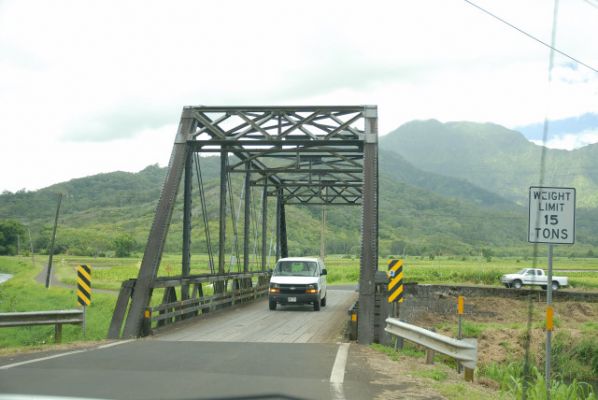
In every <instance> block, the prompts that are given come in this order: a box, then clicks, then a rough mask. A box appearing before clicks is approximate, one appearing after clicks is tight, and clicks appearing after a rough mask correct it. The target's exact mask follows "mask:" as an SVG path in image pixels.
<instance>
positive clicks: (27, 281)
mask: <svg viewBox="0 0 598 400" xmlns="http://www.w3.org/2000/svg"><path fill="white" fill-rule="evenodd" d="M227 261H228V260H227ZM46 262H47V258H46V257H42V256H37V257H36V259H35V263H34V262H33V261H32V259H31V258H26V257H0V273H9V274H13V275H14V277H13V278H12V279H10V280H9V281H7V282H5V283H3V284H1V285H0V311H1V312H9V311H32V310H50V309H69V308H76V307H77V302H76V298H75V291H74V290H73V289H70V288H60V287H52V288H50V289H45V288H44V287H43V285H41V284H38V283H36V282H35V276H36V275H38V274H39V272H40V271H41V270H42V266H43V264H45V263H46ZM140 263H141V258H140V257H130V258H101V257H100V258H84V257H71V256H62V255H58V256H56V257H54V267H55V271H56V277H57V278H58V280H59V281H60V282H62V283H64V284H67V285H75V282H76V267H77V265H78V264H90V265H91V266H92V305H91V306H90V307H89V308H88V318H89V319H88V324H87V335H86V337H85V338H83V336H82V334H81V329H80V328H79V327H77V326H65V327H64V332H63V340H64V341H65V342H72V341H77V340H83V339H85V340H90V339H92V340H96V339H103V338H105V336H106V333H107V330H108V324H109V321H110V318H111V316H112V312H113V309H114V302H115V300H116V291H117V290H118V289H119V288H120V285H121V282H122V281H123V280H126V279H130V278H136V277H137V274H138V271H139V265H140ZM326 265H327V268H328V282H329V284H350V283H357V281H358V280H359V259H358V258H351V257H345V256H329V257H327V258H326ZM532 265H533V264H532V260H531V259H527V260H525V259H518V258H494V259H492V260H491V261H490V262H488V261H487V260H486V259H484V258H482V257H477V258H476V257H467V258H461V257H459V258H453V257H436V258H435V259H433V260H430V259H429V258H428V257H425V258H424V257H413V258H411V257H408V258H407V259H406V260H405V266H404V275H405V280H406V282H419V283H455V284H487V285H499V282H498V279H499V277H500V275H502V274H504V273H508V272H514V271H516V270H518V269H520V268H524V267H530V266H532ZM537 265H538V266H539V267H544V266H545V265H546V259H545V258H544V259H539V260H537ZM554 268H555V270H557V269H575V270H598V258H588V259H570V258H556V259H555V260H554ZM227 269H228V263H227ZM379 269H380V270H385V269H386V260H384V259H380V262H379ZM231 270H232V271H236V270H237V266H236V265H233V266H232V268H231ZM191 272H192V273H193V274H200V273H207V272H209V268H208V259H207V256H205V255H193V257H192V271H191ZM178 274H180V255H174V254H167V255H165V256H164V257H163V259H162V263H161V268H160V273H159V275H160V276H172V275H178ZM565 275H567V276H568V277H569V279H570V281H571V284H572V286H573V287H574V288H581V289H595V288H598V274H597V273H593V272H575V273H574V272H568V273H566V274H565ZM93 289H105V290H112V291H114V293H100V292H97V291H96V292H93ZM158 292H159V291H156V296H154V298H153V301H152V303H153V304H157V303H159V301H160V296H159V295H160V294H159V293H158ZM52 340H53V327H27V328H4V329H2V330H0V348H5V347H12V346H24V345H25V346H32V345H33V346H35V345H42V344H45V343H51V342H52Z"/></svg>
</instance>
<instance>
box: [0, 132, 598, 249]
mask: <svg viewBox="0 0 598 400" xmlns="http://www.w3.org/2000/svg"><path fill="white" fill-rule="evenodd" d="M408 125H409V124H408ZM424 125H425V126H428V127H429V126H434V127H436V128H437V129H436V130H432V133H430V129H429V128H427V129H424V128H422V126H424ZM461 127H465V129H463V132H462V130H460V129H457V128H456V127H451V128H450V129H449V130H448V132H449V133H450V138H448V137H449V133H447V131H446V130H444V131H443V129H444V124H440V123H438V122H435V121H432V122H430V123H414V124H413V126H411V128H413V129H411V128H410V129H406V130H405V129H403V127H402V130H401V131H400V132H398V133H396V132H395V133H393V134H392V135H391V136H389V137H386V138H383V139H382V146H381V150H380V159H379V168H380V229H379V231H380V255H381V256H386V255H389V254H402V253H403V252H405V251H407V253H408V254H410V255H425V256H427V255H437V254H459V255H469V254H476V255H479V254H480V252H481V251H482V250H483V249H488V248H491V249H494V250H495V252H500V253H502V254H529V253H530V252H531V246H530V245H529V244H528V243H527V242H526V232H527V231H526V229H527V209H526V207H524V206H521V205H517V204H515V203H513V202H512V201H511V200H510V198H518V197H517V196H516V195H517V194H518V189H517V186H516V184H515V183H513V182H514V181H515V180H517V179H522V178H521V177H519V176H517V175H518V174H519V172H518V170H517V168H516V167H515V166H514V165H515V164H517V163H523V161H520V160H519V159H516V158H513V159H512V160H511V162H510V163H508V162H507V163H506V164H507V165H506V166H505V165H503V164H505V163H500V164H499V165H498V167H497V171H495V170H494V168H493V166H495V164H493V163H491V162H490V160H491V159H493V158H496V154H495V153H496V152H501V151H502V147H506V148H511V149H512V150H513V154H515V153H517V152H518V153H521V151H516V150H517V148H518V147H523V146H527V147H526V148H527V149H528V150H527V151H530V152H532V153H533V151H536V147H537V146H534V145H532V144H529V143H527V141H525V139H521V137H520V135H518V134H517V133H515V132H512V131H507V134H508V135H509V136H507V137H506V138H505V137H503V136H502V133H503V131H504V129H503V130H501V129H497V127H496V126H495V125H489V126H487V127H486V130H487V131H485V132H486V133H485V134H483V135H477V134H475V132H476V130H475V129H474V125H468V124H466V123H464V124H461ZM498 128H500V127H498ZM404 131H407V132H408V134H403V132H404ZM438 131H442V132H444V134H439V133H438ZM420 136H421V137H420ZM436 136H439V137H440V139H442V140H443V141H442V140H441V142H438V141H436V142H434V141H432V142H429V143H432V145H429V144H428V145H426V142H425V140H422V139H423V138H425V137H436ZM440 139H439V140H440ZM393 141H394V142H393ZM458 141H461V142H462V143H463V144H464V145H467V146H469V147H468V149H469V150H468V151H463V150H462V149H458V148H457V146H456V142H458ZM518 142H520V143H518ZM524 142H525V143H524ZM393 143H394V144H393ZM396 143H400V144H396ZM397 146H398V147H397ZM426 146H427V147H426ZM497 146H498V147H500V148H499V149H498V150H497V149H496V148H497ZM530 146H531V147H530ZM382 149H384V150H382ZM389 149H391V150H395V151H397V150H398V149H400V150H401V151H400V152H399V151H397V152H393V151H388V150H389ZM399 153H400V154H401V155H399ZM471 153H473V154H471ZM588 157H589V156H588ZM476 160H477V161H476ZM476 162H477V163H482V166H481V167H480V166H479V165H478V164H476ZM416 163H417V164H424V165H427V168H426V169H427V170H428V171H423V170H422V169H420V168H418V167H416V166H414V165H413V164H416ZM463 165H469V168H467V170H472V171H474V172H473V173H470V174H465V173H463ZM201 167H202V174H203V178H204V182H205V193H206V197H207V199H208V204H207V212H208V217H209V220H210V231H211V236H212V240H213V243H215V241H216V240H217V237H218V235H217V232H218V221H217V216H218V204H219V200H218V192H219V182H218V176H219V174H218V172H219V158H218V157H205V158H204V157H202V158H201ZM507 167H508V168H510V170H512V171H511V174H507V175H504V173H503V172H500V171H502V170H503V169H505V168H507ZM434 168H436V169H438V170H439V173H437V172H431V170H433V169H434ZM508 168H507V169H508ZM476 171H477V172H478V173H479V171H485V173H484V174H481V173H480V174H479V180H480V184H479V185H477V184H476V182H474V179H472V177H471V175H473V176H478V175H476ZM530 171H531V167H530ZM532 172H533V171H532ZM165 173H166V169H165V168H159V167H158V166H156V165H154V166H149V167H147V168H145V169H144V170H142V171H140V172H138V173H126V172H113V173H108V174H99V175H94V176H90V177H86V178H81V179H74V180H71V181H68V182H63V183H59V184H56V185H53V186H51V187H48V188H44V189H41V190H38V191H34V192H26V191H22V192H17V193H4V194H2V195H0V219H17V220H19V221H21V222H23V223H25V224H27V225H28V226H29V227H30V228H31V233H32V236H33V241H34V245H35V248H36V249H37V250H38V251H39V250H42V251H43V250H44V249H46V248H47V247H48V242H49V237H50V232H51V223H52V221H53V217H54V212H55V209H56V199H57V195H56V193H58V192H61V193H64V200H63V205H62V210H61V218H60V226H59V230H58V235H57V243H58V248H59V249H60V250H61V251H63V252H68V253H71V254H80V255H98V254H111V252H113V251H114V239H115V238H116V237H117V236H119V235H122V234H127V235H131V236H132V237H133V238H134V239H135V240H136V242H137V246H136V251H138V252H141V251H143V248H144V246H145V242H146V240H147V235H148V232H149V229H150V226H151V223H152V219H153V217H154V210H155V207H156V204H157V201H158V198H159V193H160V190H161V185H162V182H163V179H164V177H165ZM460 175H463V176H460ZM503 175H504V176H506V177H508V178H509V179H501V176H503ZM484 177H485V179H483V178H484ZM241 178H242V177H240V176H239V175H234V176H233V182H232V185H233V199H234V204H235V209H236V207H237V206H238V202H239V197H240V192H241V185H242V179H241ZM505 181H506V182H505ZM489 182H491V183H492V185H490V184H489ZM194 184H196V182H195V183H194ZM494 186H500V187H505V189H504V190H502V191H500V190H499V191H494V190H493V187H494ZM507 188H509V190H507ZM526 191H527V186H526V187H525V193H527V192H526ZM253 195H254V199H255V203H254V204H255V205H256V208H255V209H254V210H252V214H253V217H252V218H253V220H254V221H255V219H256V216H258V215H259V201H260V200H259V198H260V196H259V193H258V190H257V189H256V190H254V192H253ZM180 197H181V196H179V200H178V202H177V205H176V207H175V211H174V213H173V220H172V225H171V228H170V233H169V236H168V241H167V244H166V249H167V251H170V252H178V251H180V247H181V244H180V241H181V235H182V205H181V201H180ZM520 197H521V196H519V198H520ZM272 204H273V203H272ZM327 210H328V217H327V220H328V225H327V229H326V232H327V238H326V247H327V252H328V253H331V254H333V253H334V254H358V252H359V248H360V236H359V230H360V224H361V209H360V208H359V207H346V206H344V207H328V209H327ZM287 211H288V214H287V225H288V240H289V249H290V252H291V254H292V255H306V254H312V255H313V254H318V253H319V241H320V213H321V208H320V207H315V206H312V207H302V206H289V207H287ZM242 212H243V211H241V220H243V215H242ZM274 212H275V207H273V206H272V207H269V213H270V215H269V218H270V221H271V222H272V221H274ZM192 214H193V216H194V220H193V236H192V251H194V252H205V251H206V242H205V237H204V227H203V222H202V219H201V207H200V203H199V199H198V197H197V190H195V197H194V200H193V212H192ZM578 215H580V216H582V218H580V219H578V229H577V232H578V244H577V245H576V246H575V247H574V248H571V247H567V248H565V247H563V250H559V251H564V252H567V254H569V252H574V253H576V254H585V252H587V251H588V249H589V248H590V246H596V245H598V239H597V238H598V211H597V209H588V210H582V211H580V213H579V214H578ZM257 226H258V225H256V224H253V225H252V235H253V233H254V231H255V229H257ZM271 228H273V226H271ZM241 231H242V230H241ZM227 232H228V233H229V234H230V235H229V236H228V242H227V245H226V248H227V252H229V251H230V250H229V249H231V248H232V247H233V235H232V234H231V233H232V232H233V230H232V224H231V223H230V220H229V226H228V227H227ZM271 232H273V230H271ZM240 234H242V232H240ZM251 243H252V248H253V239H252V242H251ZM269 243H271V242H270V240H269ZM257 245H258V246H259V243H258V244H257Z"/></svg>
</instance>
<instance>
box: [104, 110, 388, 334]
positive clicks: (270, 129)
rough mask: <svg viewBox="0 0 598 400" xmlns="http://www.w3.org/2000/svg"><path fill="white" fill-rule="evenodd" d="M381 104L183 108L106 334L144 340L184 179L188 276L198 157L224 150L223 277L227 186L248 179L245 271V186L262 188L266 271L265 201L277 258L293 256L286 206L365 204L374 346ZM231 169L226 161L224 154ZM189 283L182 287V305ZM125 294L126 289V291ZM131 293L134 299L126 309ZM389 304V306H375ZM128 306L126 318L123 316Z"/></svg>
mask: <svg viewBox="0 0 598 400" xmlns="http://www.w3.org/2000/svg"><path fill="white" fill-rule="evenodd" d="M377 118H378V115H377V107H376V106H372V105H362V106H299V107H296V106H288V107H280V106H275V107H268V106H265V107H264V106H258V107H256V106H249V107H230V106H226V107H206V106H188V107H184V108H183V112H182V115H181V120H180V123H179V127H178V131H177V134H176V137H175V141H174V146H173V149H172V153H171V157H170V161H169V165H168V171H167V174H166V177H165V180H164V185H163V188H162V192H161V195H160V199H159V202H158V205H157V208H156V213H155V216H154V220H153V223H152V226H151V229H150V233H149V236H148V240H147V245H146V248H145V251H144V255H143V259H142V262H141V266H140V270H139V274H138V277H137V279H136V280H135V282H128V283H127V285H128V286H127V291H126V294H124V295H121V297H119V300H118V302H117V306H116V309H115V313H114V316H113V320H112V324H111V327H110V332H109V336H112V337H119V336H120V330H121V325H122V322H123V320H124V318H125V315H126V321H125V325H124V329H123V332H122V336H123V337H136V336H139V335H140V334H141V331H142V325H143V318H144V312H145V310H146V309H147V307H148V305H149V303H150V299H151V295H152V290H153V288H154V287H156V286H155V285H156V280H157V275H158V270H159V266H160V261H161V257H162V253H163V250H164V245H165V242H166V237H167V235H168V229H169V226H170V222H171V219H172V213H173V210H174V205H175V200H176V197H177V194H178V190H179V186H180V182H181V180H183V177H184V197H183V204H184V211H183V246H182V248H183V255H182V275H181V277H182V278H185V277H187V278H188V277H189V274H190V262H191V217H192V216H191V204H192V174H193V166H192V162H193V161H192V160H193V157H192V155H193V153H220V155H221V170H220V205H219V207H220V210H219V211H220V212H219V218H220V221H219V222H220V223H219V245H218V247H219V248H218V270H217V274H218V275H222V274H224V262H225V249H224V247H225V245H226V221H225V219H226V204H227V197H226V194H227V179H228V174H230V173H242V174H245V185H246V194H245V201H244V203H245V218H244V235H243V240H244V243H243V254H244V257H243V258H244V261H243V270H244V272H247V270H248V248H249V246H248V239H249V238H248V236H249V235H248V227H249V217H250V213H249V204H250V196H249V195H248V194H247V193H248V192H249V187H261V188H262V189H263V192H262V194H263V201H262V207H263V210H262V218H263V220H262V247H261V248H262V265H261V268H262V271H264V270H265V267H266V266H265V259H266V257H265V254H264V252H265V248H266V246H265V240H266V226H267V219H266V216H267V204H268V203H267V199H268V197H274V198H276V200H277V204H276V255H277V258H278V257H286V256H288V245H287V240H286V237H287V227H286V218H285V205H293V204H311V205H354V206H355V205H361V206H362V221H361V232H362V237H361V257H360V278H359V310H358V332H359V333H358V340H359V342H360V343H365V344H369V343H371V342H372V341H374V339H375V334H374V318H375V317H374V308H375V300H376V299H375V297H376V288H375V275H376V271H377V269H378V124H377ZM231 153H232V154H233V155H234V156H235V162H234V163H232V164H229V163H228V159H229V158H228V154H231ZM123 287H124V286H123ZM188 290H189V286H188V285H187V286H185V285H184V284H183V286H182V287H181V297H182V300H186V299H188V297H189V295H188ZM123 293H124V292H123ZM128 296H130V298H131V301H130V305H129V301H128ZM379 300H382V301H383V300H384V299H379ZM127 309H128V312H127Z"/></svg>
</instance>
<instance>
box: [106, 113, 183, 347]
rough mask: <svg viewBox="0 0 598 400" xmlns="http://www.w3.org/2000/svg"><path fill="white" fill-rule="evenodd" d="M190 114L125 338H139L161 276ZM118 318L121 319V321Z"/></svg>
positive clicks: (170, 168) (144, 261)
mask: <svg viewBox="0 0 598 400" xmlns="http://www.w3.org/2000/svg"><path fill="white" fill-rule="evenodd" d="M190 114H191V113H190V112H189V110H187V109H184V110H183V114H182V116H181V121H180V123H179V128H178V132H177V136H176V139H175V143H174V146H173V148H172V153H171V156H170V161H169V163H168V172H167V173H166V178H165V180H164V186H163V187H162V193H161V194H160V200H159V201H158V206H157V207H156V214H155V216H154V222H153V223H152V227H151V229H150V233H149V236H148V239H147V244H146V246H145V252H144V253H143V259H142V260H141V266H140V268H139V275H138V276H137V282H136V283H135V289H134V290H133V294H132V300H131V306H130V307H129V313H128V314H127V319H126V321H125V327H124V330H123V337H137V336H139V334H140V332H141V325H142V324H141V323H142V320H143V313H144V312H145V309H146V307H147V306H148V304H149V301H150V298H151V292H152V289H151V285H152V283H153V282H154V280H155V278H156V276H157V273H158V267H159V265H160V261H161V259H162V251H163V249H164V243H165V242H166V235H167V234H168V228H169V226H170V220H171V218H172V211H173V209H174V204H175V200H176V196H177V192H178V190H179V185H180V182H181V177H182V175H183V170H184V168H185V162H186V160H187V154H188V153H189V150H190V149H189V146H188V145H187V141H188V140H191V138H192V133H193V128H194V120H193V118H191V115H190ZM125 312H126V310H123V309H122V308H121V309H115V314H117V313H119V314H120V313H122V314H123V315H124V313H125ZM116 319H117V320H118V318H116ZM119 329H120V328H119ZM113 330H114V329H113Z"/></svg>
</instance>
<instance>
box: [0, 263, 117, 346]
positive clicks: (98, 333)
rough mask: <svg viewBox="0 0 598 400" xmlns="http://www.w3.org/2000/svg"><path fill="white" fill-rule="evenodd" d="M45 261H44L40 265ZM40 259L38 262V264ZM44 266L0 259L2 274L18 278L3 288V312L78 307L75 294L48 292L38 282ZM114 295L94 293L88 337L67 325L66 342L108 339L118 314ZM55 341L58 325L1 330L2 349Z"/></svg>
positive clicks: (0, 300)
mask: <svg viewBox="0 0 598 400" xmlns="http://www.w3.org/2000/svg"><path fill="white" fill-rule="evenodd" d="M41 262H42V261H41V260H40V261H39V263H41ZM37 263H38V260H37V259H36V264H37ZM40 270H41V266H40V265H35V266H33V265H32V263H31V259H24V258H20V257H0V271H11V272H12V273H14V274H15V275H14V277H13V278H12V279H10V280H9V281H7V282H5V283H3V284H2V285H0V311H2V312H16V311H44V310H59V309H73V308H78V303H77V299H76V295H75V291H74V290H72V289H62V288H57V287H51V288H49V289H46V288H45V287H44V286H43V285H41V284H38V283H36V282H35V280H34V279H35V276H36V275H37V274H38V273H39V271H40ZM115 300H116V297H115V296H114V295H106V294H99V293H94V294H92V304H91V305H90V306H89V307H88V308H87V327H86V335H85V337H83V333H82V330H81V327H79V326H76V325H65V326H64V327H63V331H62V338H63V343H69V342H74V341H79V340H100V339H105V338H106V334H107V332H108V324H109V322H110V319H111V318H112V312H113V311H114V303H115ZM53 342H54V326H32V327H16V328H2V329H0V348H8V347H19V346H39V345H44V344H47V343H53Z"/></svg>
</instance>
